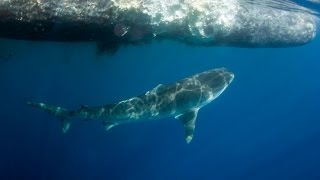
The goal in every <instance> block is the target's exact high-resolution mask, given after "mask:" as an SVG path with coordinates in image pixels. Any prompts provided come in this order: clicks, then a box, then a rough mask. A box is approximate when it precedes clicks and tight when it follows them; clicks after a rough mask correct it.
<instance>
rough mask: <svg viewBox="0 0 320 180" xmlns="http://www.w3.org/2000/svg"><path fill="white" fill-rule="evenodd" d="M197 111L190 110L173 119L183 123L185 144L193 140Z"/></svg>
mask: <svg viewBox="0 0 320 180" xmlns="http://www.w3.org/2000/svg"><path fill="white" fill-rule="evenodd" d="M198 111H199V109H192V110H190V111H187V112H185V113H183V114H180V115H178V116H176V117H175V118H176V119H178V120H180V121H181V122H182V123H183V126H184V130H185V136H186V141H187V143H190V142H191V140H192V138H193V132H194V128H195V123H196V119H197V114H198Z"/></svg>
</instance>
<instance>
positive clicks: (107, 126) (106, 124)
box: [103, 121, 118, 131]
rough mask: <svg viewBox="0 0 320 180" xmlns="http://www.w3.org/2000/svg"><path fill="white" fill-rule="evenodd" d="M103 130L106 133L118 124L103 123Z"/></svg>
mask: <svg viewBox="0 0 320 180" xmlns="http://www.w3.org/2000/svg"><path fill="white" fill-rule="evenodd" d="M103 125H104V128H105V130H106V131H109V130H110V129H111V128H113V127H115V126H116V125H118V123H113V122H105V121H104V122H103Z"/></svg>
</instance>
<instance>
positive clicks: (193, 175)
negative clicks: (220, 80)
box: [0, 36, 320, 180]
mask: <svg viewBox="0 0 320 180" xmlns="http://www.w3.org/2000/svg"><path fill="white" fill-rule="evenodd" d="M319 47H320V38H319V36H318V37H317V38H316V39H315V40H314V41H313V42H311V43H309V44H307V45H305V46H301V47H294V48H283V49H240V48H228V47H212V48H200V47H188V46H184V45H181V44H178V43H174V42H168V41H164V42H160V43H154V44H151V45H147V46H141V47H129V48H122V49H120V51H119V52H118V53H117V54H115V55H114V56H112V57H110V56H102V57H97V56H96V54H95V46H94V44H62V43H31V42H21V41H8V40H1V42H0V48H1V51H2V52H4V53H5V54H8V53H9V54H10V53H12V56H10V57H9V58H8V59H6V60H2V61H0V83H1V84H0V102H1V104H0V107H1V108H0V179H1V180H2V179H3V180H6V179H80V180H81V179H95V180H100V179H128V180H131V179H152V180H162V179H184V180H191V179H218V180H220V179H221V180H222V179H223V180H225V179H250V180H251V179H252V180H256V179H259V180H264V179H265V180H269V179H282V180H283V179H297V180H301V179H306V180H313V179H314V180H319V179H320V114H319V111H320V96H319V92H320V80H319V77H320V62H319V60H320V53H319ZM2 59H4V58H2ZM215 67H226V68H228V69H229V70H231V71H233V72H234V73H235V79H234V81H233V83H232V84H231V85H230V86H229V88H228V89H227V90H226V91H225V92H224V93H223V94H222V95H221V96H220V97H219V98H218V99H217V100H215V101H213V102H212V103H211V104H209V105H208V106H206V107H205V108H203V109H201V110H200V112H199V114H198V120H197V124H196V125H197V126H196V131H195V136H194V139H193V141H192V142H191V144H186V143H185V140H184V131H183V128H182V126H181V125H180V123H179V122H177V121H176V120H175V119H173V118H168V119H163V120H159V121H153V122H145V123H137V124H129V125H122V126H118V127H115V128H114V129H112V130H111V131H110V132H108V133H106V132H105V131H104V128H103V126H102V124H101V122H84V121H80V120H77V119H76V120H73V121H72V124H71V128H70V131H69V133H67V134H62V132H61V127H60V123H59V121H58V120H57V119H55V118H53V117H52V116H50V115H48V114H46V113H43V112H41V111H39V110H37V109H34V108H31V107H28V106H26V105H25V104H24V103H23V102H24V101H26V100H32V101H40V102H48V103H50V104H59V105H61V106H64V107H68V108H78V107H79V106H80V105H81V104H85V105H89V106H90V105H103V104H106V103H111V102H115V101H119V100H123V99H126V98H129V97H131V96H135V95H138V94H141V93H144V92H145V91H147V90H149V89H151V88H153V87H154V86H156V85H157V84H159V83H170V82H173V81H176V80H179V79H181V78H184V77H186V76H189V75H192V74H193V73H198V72H201V71H204V70H207V69H210V68H215Z"/></svg>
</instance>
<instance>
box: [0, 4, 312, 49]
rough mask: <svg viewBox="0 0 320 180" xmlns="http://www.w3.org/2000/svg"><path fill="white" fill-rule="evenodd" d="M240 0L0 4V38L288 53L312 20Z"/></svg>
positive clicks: (307, 36)
mask: <svg viewBox="0 0 320 180" xmlns="http://www.w3.org/2000/svg"><path fill="white" fill-rule="evenodd" d="M245 2H246V1H244V0H108V1H107V0H1V1H0V27H1V28H0V37H3V38H13V39H24V40H45V41H66V42H74V41H97V42H98V43H99V44H100V45H101V46H100V47H101V48H105V49H109V50H112V49H114V50H115V49H116V48H117V47H119V46H120V45H126V44H143V43H147V42H151V41H152V40H162V39H171V40H175V41H179V42H182V43H185V44H191V45H199V46H216V45H226V46H235V47H290V46H298V45H302V44H305V43H307V42H309V41H311V40H312V39H313V38H314V37H315V34H316V23H315V17H314V16H313V15H311V14H309V13H304V12H295V11H289V10H284V9H279V8H272V7H267V6H259V5H257V4H250V3H245Z"/></svg>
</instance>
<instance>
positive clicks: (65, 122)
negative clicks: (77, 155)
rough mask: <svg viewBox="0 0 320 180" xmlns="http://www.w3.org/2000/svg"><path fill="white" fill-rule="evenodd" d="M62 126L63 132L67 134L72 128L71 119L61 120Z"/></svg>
mask: <svg viewBox="0 0 320 180" xmlns="http://www.w3.org/2000/svg"><path fill="white" fill-rule="evenodd" d="M61 125H62V132H63V133H66V132H67V131H68V130H69V128H70V119H69V118H63V119H61Z"/></svg>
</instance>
